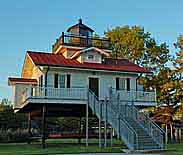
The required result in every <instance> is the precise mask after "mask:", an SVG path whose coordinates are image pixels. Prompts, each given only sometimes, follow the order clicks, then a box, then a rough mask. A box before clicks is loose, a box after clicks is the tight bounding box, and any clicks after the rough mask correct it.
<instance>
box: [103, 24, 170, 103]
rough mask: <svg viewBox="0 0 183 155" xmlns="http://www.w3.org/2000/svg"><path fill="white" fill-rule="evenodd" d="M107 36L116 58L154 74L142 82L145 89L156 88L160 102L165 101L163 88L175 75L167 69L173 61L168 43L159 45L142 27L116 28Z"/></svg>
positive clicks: (143, 78) (144, 78) (107, 33)
mask: <svg viewBox="0 0 183 155" xmlns="http://www.w3.org/2000/svg"><path fill="white" fill-rule="evenodd" d="M105 35H106V37H107V38H109V39H110V40H111V43H112V49H113V52H112V56H113V57H114V58H116V57H117V58H127V59H129V60H130V61H132V62H134V63H135V64H138V65H140V66H142V67H145V68H147V69H149V70H150V71H152V72H153V73H154V74H153V75H152V76H151V77H149V76H145V77H142V78H141V79H140V82H141V84H143V85H144V86H145V88H149V86H151V87H153V88H156V89H157V94H158V100H159V102H161V101H162V100H164V98H162V94H163V92H162V88H161V87H162V86H163V85H166V83H167V82H168V83H169V82H170V81H171V78H173V74H170V70H169V68H168V67H166V65H167V63H168V62H169V61H170V60H171V56H170V53H169V49H168V46H167V45H166V43H161V44H158V43H157V42H156V41H155V39H154V38H152V37H151V34H150V33H149V32H145V31H144V28H142V27H140V26H132V27H129V26H123V27H116V28H114V29H112V30H109V31H107V32H106V33H105ZM163 97H165V96H163Z"/></svg>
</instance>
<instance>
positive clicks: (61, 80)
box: [59, 75, 65, 88]
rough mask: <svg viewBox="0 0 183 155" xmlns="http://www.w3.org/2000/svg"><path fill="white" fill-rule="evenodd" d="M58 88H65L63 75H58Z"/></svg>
mask: <svg viewBox="0 0 183 155" xmlns="http://www.w3.org/2000/svg"><path fill="white" fill-rule="evenodd" d="M59 83H60V88H65V75H60V80H59Z"/></svg>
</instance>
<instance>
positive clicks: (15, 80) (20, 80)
mask: <svg viewBox="0 0 183 155" xmlns="http://www.w3.org/2000/svg"><path fill="white" fill-rule="evenodd" d="M14 83H30V84H33V85H36V84H37V80H36V79H26V78H16V77H9V78H8V84H9V85H12V84H14Z"/></svg>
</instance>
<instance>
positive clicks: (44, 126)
mask: <svg viewBox="0 0 183 155" xmlns="http://www.w3.org/2000/svg"><path fill="white" fill-rule="evenodd" d="M45 130H46V105H43V107H42V148H43V149H44V148H45V139H46V131H45Z"/></svg>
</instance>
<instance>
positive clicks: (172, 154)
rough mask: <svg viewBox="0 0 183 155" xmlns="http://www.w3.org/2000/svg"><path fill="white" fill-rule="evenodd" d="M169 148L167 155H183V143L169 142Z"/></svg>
mask: <svg viewBox="0 0 183 155" xmlns="http://www.w3.org/2000/svg"><path fill="white" fill-rule="evenodd" d="M167 149H168V150H169V151H168V152H166V153H165V155H183V143H177V144H168V145H167Z"/></svg>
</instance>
